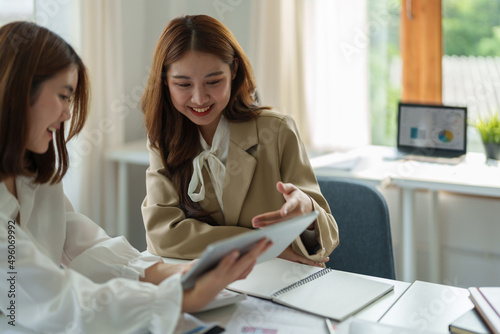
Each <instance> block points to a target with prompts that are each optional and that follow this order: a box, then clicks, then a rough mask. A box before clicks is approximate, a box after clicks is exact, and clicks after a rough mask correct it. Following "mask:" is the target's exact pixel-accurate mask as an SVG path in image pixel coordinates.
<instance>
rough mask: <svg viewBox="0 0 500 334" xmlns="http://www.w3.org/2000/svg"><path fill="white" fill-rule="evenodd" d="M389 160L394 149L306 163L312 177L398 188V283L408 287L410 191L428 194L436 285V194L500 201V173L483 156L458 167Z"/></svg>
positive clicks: (411, 259)
mask: <svg viewBox="0 0 500 334" xmlns="http://www.w3.org/2000/svg"><path fill="white" fill-rule="evenodd" d="M394 157H395V153H394V149H393V148H389V147H381V146H367V147H363V148H359V149H355V150H353V151H350V152H348V153H336V154H335V153H334V154H329V155H325V156H320V157H316V158H313V159H311V163H312V165H313V168H315V173H316V174H317V175H324V176H332V177H340V178H348V179H353V180H359V181H363V182H367V183H370V184H372V185H375V186H386V185H394V186H397V187H399V189H400V191H401V198H402V201H401V203H402V209H401V212H402V217H401V221H402V255H403V256H402V258H403V261H402V263H403V277H402V279H403V280H404V281H407V282H412V281H413V280H414V279H415V250H414V240H413V227H414V222H413V213H414V207H413V201H414V190H415V189H424V190H429V191H430V196H429V208H430V210H429V217H428V219H427V224H428V229H429V232H430V233H429V242H430V256H429V258H430V263H429V271H430V273H431V280H432V281H434V282H440V263H439V258H440V250H439V222H438V220H437V219H436V210H435V207H436V206H437V200H438V191H440V190H442V191H450V192H456V193H461V194H470V195H480V196H493V197H500V168H499V167H498V166H496V165H488V164H486V163H485V161H486V159H485V156H484V154H481V153H468V154H467V155H466V158H465V160H464V161H463V162H462V163H460V164H458V165H444V164H435V163H426V162H417V161H405V160H394ZM354 158H357V159H358V160H357V162H356V163H355V164H353V168H352V169H351V170H345V169H344V170H343V169H338V168H336V167H335V164H337V166H341V164H342V160H353V159H354ZM330 162H333V163H334V165H331V164H330Z"/></svg>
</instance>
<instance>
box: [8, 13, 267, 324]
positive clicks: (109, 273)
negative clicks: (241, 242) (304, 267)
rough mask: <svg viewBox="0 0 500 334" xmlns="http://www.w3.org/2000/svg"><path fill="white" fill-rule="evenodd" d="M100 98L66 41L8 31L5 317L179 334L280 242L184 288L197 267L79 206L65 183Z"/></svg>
mask: <svg viewBox="0 0 500 334" xmlns="http://www.w3.org/2000/svg"><path fill="white" fill-rule="evenodd" d="M88 96H89V93H88V82H87V75H86V70H85V66H84V64H83V63H82V61H81V59H80V58H79V57H78V55H77V54H76V53H75V52H74V50H73V49H72V48H71V46H70V45H68V44H67V43H66V42H65V41H64V40H63V39H61V38H60V37H59V36H57V35H55V34H54V33H52V32H50V31H49V30H47V29H45V28H42V27H39V26H37V25H36V24H33V23H28V22H14V23H10V24H7V25H5V26H3V27H1V28H0V268H1V271H2V275H1V278H0V291H1V293H0V311H1V312H2V313H3V314H4V316H2V317H1V318H0V319H1V321H6V322H8V324H9V325H12V326H19V325H20V326H23V327H26V328H30V329H33V330H36V331H40V332H50V333H54V332H57V333H62V332H68V333H76V332H78V333H79V332H85V333H87V332H88V333H129V332H133V333H135V332H144V331H147V330H149V331H152V332H158V333H169V332H172V331H173V330H174V329H175V326H176V323H177V319H178V317H179V314H180V312H182V311H185V312H190V311H196V310H199V309H201V308H202V307H204V306H205V305H206V304H207V303H208V302H209V301H210V300H211V299H213V298H214V297H215V296H216V295H217V293H218V292H219V291H220V290H221V289H222V288H224V287H225V286H226V285H227V284H228V283H230V282H232V281H234V280H236V279H239V278H243V277H245V276H246V275H247V274H248V273H249V271H250V270H251V268H252V267H253V264H254V263H255V260H256V258H257V257H258V255H260V254H261V253H262V252H263V251H265V249H266V247H268V246H269V245H268V244H269V243H268V242H267V241H265V240H263V241H261V242H260V243H259V244H258V245H257V246H256V247H255V248H254V249H253V250H252V251H251V252H249V253H248V254H247V255H244V256H241V257H239V254H238V253H237V252H233V253H231V254H229V255H227V256H226V257H225V258H224V259H223V260H222V261H221V263H220V264H219V265H218V266H217V267H216V268H215V269H214V270H212V271H211V272H209V273H208V274H206V275H205V276H203V277H202V278H201V279H199V280H198V281H197V283H196V286H195V287H194V288H193V289H191V290H187V291H183V290H182V287H181V284H180V277H181V274H182V273H183V272H185V271H187V270H188V269H189V268H190V267H191V265H192V263H190V264H187V265H169V264H164V263H163V262H162V261H161V259H159V258H158V257H143V256H141V254H140V253H139V252H138V251H137V250H136V249H134V248H133V247H132V246H130V244H129V243H128V242H127V241H126V240H125V239H124V238H110V237H109V236H108V235H106V233H105V232H104V231H103V230H102V229H101V228H99V227H98V226H97V225H96V224H95V223H93V222H92V221H90V220H89V219H88V218H86V217H85V216H83V215H81V214H78V213H75V212H73V209H72V207H71V204H70V203H69V202H68V201H67V199H66V197H65V195H64V193H63V189H62V185H61V179H62V177H63V176H64V174H65V172H66V170H67V168H68V153H67V151H66V141H67V140H69V139H71V138H72V137H73V136H75V135H76V134H78V133H79V132H80V130H81V129H82V127H83V125H84V123H85V120H86V117H87V102H88ZM70 110H72V117H71V115H70ZM70 118H71V122H70V128H69V132H68V133H69V135H68V138H67V140H66V139H65V138H64V134H65V122H66V121H68V120H69V119H70ZM151 283H152V284H151ZM12 329H15V327H12Z"/></svg>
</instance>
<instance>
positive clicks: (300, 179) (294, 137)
mask: <svg viewBox="0 0 500 334" xmlns="http://www.w3.org/2000/svg"><path fill="white" fill-rule="evenodd" d="M278 145H279V155H280V157H279V158H280V161H281V167H280V169H281V170H280V173H281V177H282V181H283V182H289V183H292V184H294V185H295V186H296V187H298V188H299V189H300V190H302V191H303V192H305V193H306V194H307V195H308V196H309V197H310V198H311V200H312V202H313V206H314V210H317V211H318V212H319V216H318V219H317V220H316V221H315V223H314V232H315V238H316V243H317V244H316V245H315V246H313V247H312V248H314V249H313V251H312V252H311V253H310V249H311V247H306V246H305V244H304V241H305V240H304V239H305V238H306V236H305V235H302V236H301V237H299V238H297V239H296V240H295V241H294V242H293V244H292V248H293V250H294V252H296V253H297V254H300V255H302V256H304V257H307V258H309V259H311V260H313V261H322V260H323V259H324V258H325V257H327V256H329V255H330V254H331V252H332V251H333V250H334V249H335V247H337V245H338V244H339V233H338V227H337V222H336V221H335V218H334V217H333V215H332V213H331V212H330V207H329V206H328V203H327V201H326V199H325V198H324V197H323V195H322V194H321V191H320V189H319V185H318V182H317V180H316V176H315V175H314V171H313V169H312V167H311V163H310V162H309V158H308V156H307V151H306V149H305V147H304V144H303V143H302V141H301V139H300V137H299V134H298V130H297V128H296V125H295V122H294V120H293V119H292V118H291V117H290V116H286V117H284V118H283V121H282V123H281V126H280V130H279V139H278ZM307 232H310V231H306V233H307ZM308 249H309V251H308Z"/></svg>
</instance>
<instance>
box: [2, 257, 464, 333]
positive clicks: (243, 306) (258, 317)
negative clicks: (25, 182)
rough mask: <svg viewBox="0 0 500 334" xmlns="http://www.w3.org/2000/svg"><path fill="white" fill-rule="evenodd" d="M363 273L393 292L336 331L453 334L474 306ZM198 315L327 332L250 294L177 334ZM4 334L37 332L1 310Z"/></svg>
mask: <svg viewBox="0 0 500 334" xmlns="http://www.w3.org/2000/svg"><path fill="white" fill-rule="evenodd" d="M167 261H168V260H167ZM168 262H171V261H168ZM174 262H175V261H174ZM352 275H357V274H352ZM361 276H363V277H366V278H369V279H374V280H380V281H383V282H388V283H391V284H393V285H394V291H391V292H390V293H388V294H386V295H385V296H383V297H382V298H380V299H379V300H377V301H375V302H374V303H372V304H370V305H368V306H367V307H366V308H365V309H363V310H361V311H360V312H358V313H357V314H355V315H354V316H352V317H351V318H349V319H347V320H345V321H343V322H341V323H337V324H335V326H336V328H337V331H336V333H337V334H342V333H352V332H351V330H350V329H351V324H352V323H353V322H357V321H364V322H369V325H370V326H373V327H372V328H373V329H378V330H377V331H375V330H374V331H370V332H376V333H396V332H400V331H397V330H396V331H395V329H394V328H395V327H397V328H399V329H405V331H404V332H405V333H421V332H422V331H421V330H422V329H423V330H425V333H436V334H439V333H448V324H449V323H451V322H453V321H454V320H455V319H457V318H458V317H460V316H461V315H462V314H464V313H465V312H467V311H468V310H470V309H471V308H472V307H473V306H472V302H471V301H470V300H469V297H468V291H467V290H466V289H461V288H456V287H452V286H446V285H438V284H432V283H426V282H415V283H414V286H411V287H410V284H409V283H407V282H402V281H394V280H388V279H384V278H377V277H370V276H365V275H361ZM424 311H425V312H424ZM193 317H194V318H196V319H197V320H199V321H202V322H204V323H214V322H216V323H218V324H220V325H221V326H222V327H224V328H225V329H226V333H236V334H239V333H264V331H263V329H266V328H267V329H269V330H270V331H269V332H268V333H276V334H282V333H283V334H284V333H312V334H315V333H318V334H325V333H326V334H328V331H327V328H326V325H325V321H324V318H322V317H318V316H315V315H312V314H308V313H305V312H301V311H296V310H293V309H290V308H287V307H284V306H281V305H278V304H275V303H273V302H271V301H268V300H263V299H259V298H254V297H250V296H249V297H247V299H246V300H244V301H241V302H239V303H237V304H233V305H229V306H225V307H221V308H218V309H214V310H210V311H206V312H201V313H196V314H194V315H182V316H181V319H180V320H179V323H178V331H177V332H176V333H184V332H185V331H186V330H187V329H189V328H190V327H189V325H190V324H187V323H186V322H187V320H189V319H190V318H193ZM423 320H425V322H423ZM378 326H393V327H378ZM394 326H395V327H394ZM423 326H425V328H423ZM191 328H192V327H191ZM181 329H182V330H181ZM382 329H384V331H382ZM0 333H25V334H31V333H34V332H33V331H31V330H27V329H24V328H22V327H21V326H20V324H19V319H17V322H16V327H11V326H9V325H8V319H7V318H6V317H5V316H3V315H0ZM358 333H359V332H358ZM364 333H366V332H364Z"/></svg>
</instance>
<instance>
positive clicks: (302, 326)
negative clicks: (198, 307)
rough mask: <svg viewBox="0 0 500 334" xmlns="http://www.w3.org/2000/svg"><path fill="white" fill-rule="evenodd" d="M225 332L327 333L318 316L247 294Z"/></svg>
mask: <svg viewBox="0 0 500 334" xmlns="http://www.w3.org/2000/svg"><path fill="white" fill-rule="evenodd" d="M226 331H227V333H236V334H240V333H247V334H248V333H254V334H258V333H270V334H271V333H272V334H282V333H287V334H288V333H289V334H302V333H327V332H326V326H325V320H324V318H322V317H319V316H315V315H312V314H308V313H305V312H300V311H296V310H294V309H291V308H288V307H284V306H281V305H278V304H275V303H273V302H270V301H268V300H262V299H259V298H255V297H250V296H248V297H247V299H246V301H245V303H240V304H239V307H238V309H237V310H236V312H235V313H234V314H233V316H232V318H231V320H230V321H229V322H228V323H227V325H226Z"/></svg>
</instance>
